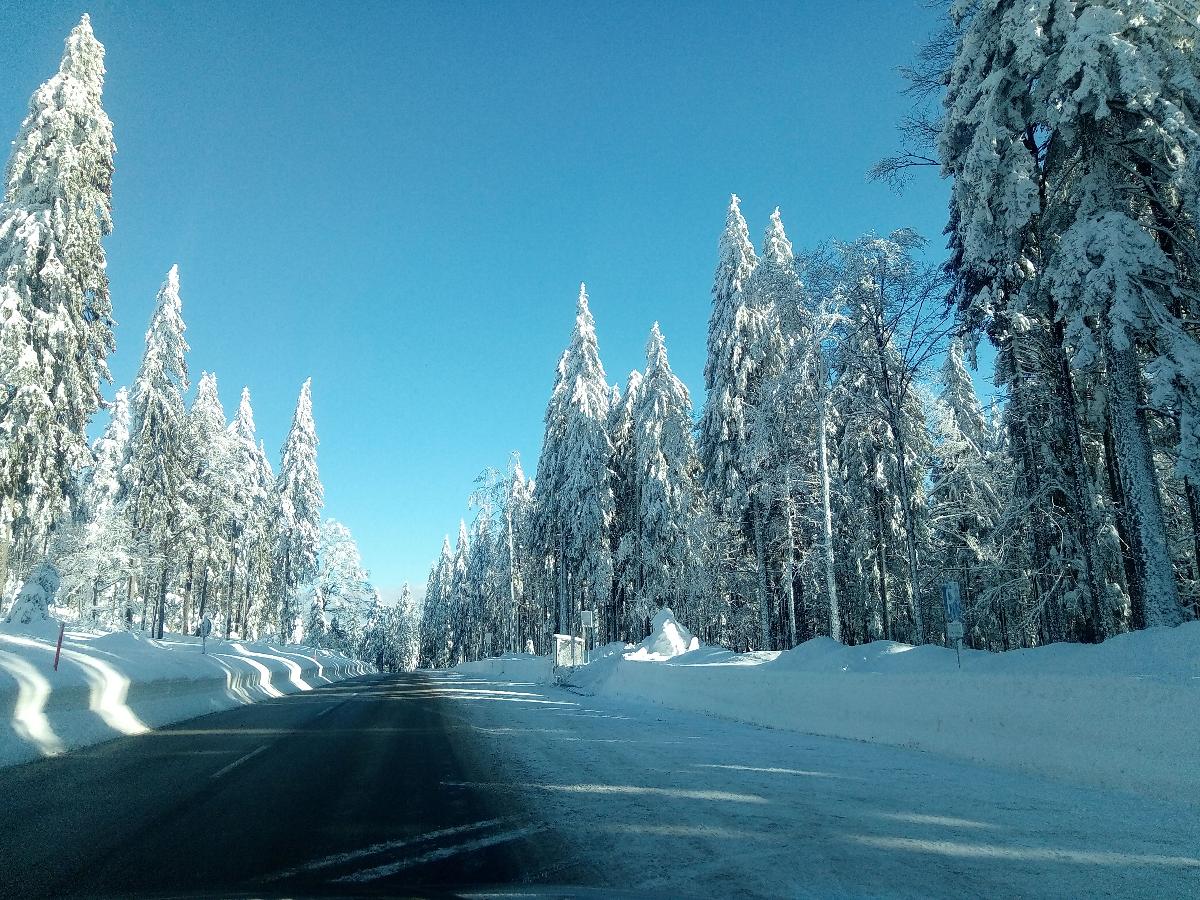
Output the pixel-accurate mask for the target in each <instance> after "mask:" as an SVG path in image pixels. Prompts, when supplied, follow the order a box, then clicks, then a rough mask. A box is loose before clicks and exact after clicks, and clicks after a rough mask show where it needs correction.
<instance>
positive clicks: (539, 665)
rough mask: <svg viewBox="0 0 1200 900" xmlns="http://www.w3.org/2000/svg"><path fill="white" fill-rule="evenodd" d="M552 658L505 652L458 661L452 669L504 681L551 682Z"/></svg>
mask: <svg viewBox="0 0 1200 900" xmlns="http://www.w3.org/2000/svg"><path fill="white" fill-rule="evenodd" d="M553 668H554V660H552V659H551V658H550V657H549V656H536V655H533V654H530V653H505V654H503V655H501V656H494V657H489V658H488V659H480V660H476V661H475V662H464V663H459V664H458V665H457V666H455V667H454V671H456V672H463V673H465V674H468V675H484V676H487V677H489V678H500V679H503V680H505V681H527V682H529V683H531V684H551V683H552V682H553V681H554V677H553V674H552V671H553Z"/></svg>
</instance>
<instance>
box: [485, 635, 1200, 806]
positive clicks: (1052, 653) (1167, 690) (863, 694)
mask: <svg viewBox="0 0 1200 900" xmlns="http://www.w3.org/2000/svg"><path fill="white" fill-rule="evenodd" d="M655 625H656V627H655V633H654V634H651V635H650V637H648V638H647V639H646V640H645V641H643V642H642V643H641V644H640V645H638V647H637V648H632V649H631V650H630V651H629V652H625V653H623V654H620V653H616V654H611V655H605V656H601V657H600V658H598V659H596V660H595V661H594V662H593V663H592V664H591V665H589V666H587V667H583V668H579V669H576V670H575V671H574V672H573V673H572V674H571V676H570V683H571V685H572V686H574V687H576V688H580V689H583V690H585V691H590V692H593V693H595V694H600V695H605V696H611V697H621V698H626V699H631V700H637V701H642V702H647V703H653V704H658V705H661V706H665V707H670V708H673V709H679V710H687V711H691V712H699V713H705V714H708V715H712V716H717V717H720V718H724V719H729V720H732V721H737V722H746V723H750V724H754V725H762V726H766V727H769V728H778V729H785V730H789V731H797V732H803V733H807V734H818V735H827V736H830V737H841V738H851V739H854V740H862V741H870V742H873V743H879V744H890V745H893V746H900V747H908V748H912V749H918V750H925V751H930V752H933V753H939V754H942V755H944V756H947V757H953V758H957V759H965V760H970V761H972V762H976V763H983V764H986V765H993V766H999V767H1002V768H1006V769H1011V770H1016V771H1020V772H1024V773H1027V774H1035V775H1045V776H1050V777H1054V778H1061V779H1064V780H1069V781H1073V782H1076V783H1081V784H1087V785H1092V786H1098V787H1104V788H1109V789H1116V790H1125V791H1131V792H1134V793H1138V794H1143V795H1145V796H1150V797H1157V798H1160V799H1170V800H1176V801H1178V800H1180V799H1181V798H1182V799H1184V800H1186V801H1187V802H1193V803H1200V622H1191V623H1188V624H1185V625H1181V626H1179V627H1177V628H1156V629H1149V630H1146V631H1139V632H1131V633H1129V634H1123V635H1118V636H1117V637H1114V638H1111V639H1109V640H1108V641H1106V642H1105V643H1103V644H1099V645H1083V644H1051V645H1048V646H1045V647H1038V648H1036V649H1032V650H1014V651H1010V652H1008V653H985V652H982V651H974V650H964V651H963V655H962V669H961V670H960V669H959V668H958V666H957V661H956V658H955V653H954V651H953V650H949V649H946V648H944V647H937V646H932V645H925V646H921V647H910V646H909V645H907V644H898V643H894V642H891V641H876V642H874V643H871V644H866V645H863V646H857V647H847V646H843V645H842V644H839V643H837V642H835V641H833V640H830V639H829V638H816V639H814V640H811V641H807V642H806V643H804V644H802V645H800V646H799V647H796V648H795V649H793V650H790V651H786V652H771V653H763V652H759V653H748V654H737V653H732V652H730V651H728V650H722V649H719V648H716V647H699V648H698V649H695V650H691V651H688V652H683V653H673V654H672V653H671V652H670V651H669V650H668V652H667V653H665V654H656V653H655V652H653V650H652V649H651V648H656V649H664V648H666V647H670V646H671V645H672V644H678V641H677V640H672V638H673V636H674V635H675V634H677V633H679V632H681V631H682V633H683V634H686V631H683V630H682V629H681V627H680V626H679V625H678V623H676V622H675V621H674V618H673V617H672V616H669V615H668V616H662V617H661V619H660V618H656V621H655ZM674 649H676V650H677V649H678V648H677V647H676V648H674ZM488 664H489V663H488V661H484V662H482V663H477V664H474V665H476V666H477V667H478V668H477V669H475V671H478V672H480V673H486V672H488V671H491V673H492V674H494V675H496V676H497V677H504V676H503V674H502V673H501V672H499V671H497V670H495V669H492V670H488V669H487V668H486V667H487V666H488ZM528 674H530V675H531V674H533V673H532V672H529V673H528ZM528 680H531V681H532V680H537V679H535V678H532V677H530V678H529V679H528Z"/></svg>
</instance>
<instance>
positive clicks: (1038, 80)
mask: <svg viewBox="0 0 1200 900" xmlns="http://www.w3.org/2000/svg"><path fill="white" fill-rule="evenodd" d="M1103 5H1104V4H1102V3H1099V2H1097V3H1087V4H1079V5H1077V6H1076V7H1074V8H1066V7H1063V8H1061V9H1060V8H1059V6H1060V5H1059V4H1056V3H1053V2H1051V0H1039V2H1038V3H1035V4H1032V5H1029V4H1022V3H1018V2H1016V0H1002V2H997V3H990V4H983V5H980V4H972V3H966V2H962V3H956V4H954V5H953V6H952V8H951V18H952V22H953V27H954V31H955V33H957V34H958V42H957V46H956V48H955V52H954V54H953V59H952V61H951V63H950V65H949V68H948V71H947V72H946V73H945V83H946V84H947V92H946V97H945V101H944V115H943V118H942V121H941V132H940V136H939V140H938V147H937V151H938V156H939V157H940V159H941V162H942V169H943V172H944V174H946V175H948V176H950V177H951V178H953V187H952V192H951V197H952V208H951V214H950V223H949V227H948V233H949V236H950V246H951V249H952V252H953V256H952V259H951V262H950V264H949V271H950V272H951V274H952V275H953V277H954V282H955V283H954V299H955V301H956V303H957V307H958V310H959V316H960V319H961V323H962V327H963V329H964V331H965V333H966V335H967V336H968V337H969V343H970V344H971V345H972V346H973V343H974V341H975V340H976V339H977V336H978V335H979V333H980V332H981V331H986V332H987V334H988V335H989V337H990V338H991V340H992V341H993V342H994V343H995V344H996V346H997V350H998V352H997V359H996V376H997V384H998V385H999V386H1001V387H1003V388H1005V389H1007V392H1008V403H1007V406H1006V429H1005V430H1006V434H1007V437H1008V444H1007V446H1008V448H1009V459H1010V461H1011V463H1012V465H1013V467H1014V469H1015V470H1016V471H1018V472H1019V473H1020V477H1019V478H1018V479H1016V480H1015V481H1014V487H1015V488H1016V491H1015V494H1014V496H1013V498H1012V500H1011V502H1010V504H1009V509H1008V510H1007V511H1006V513H1005V515H1004V517H1003V521H1004V522H1005V523H1007V525H1006V526H1005V527H1008V528H1009V529H1010V533H1009V534H1008V535H1007V536H1006V538H1005V544H1006V546H1008V547H1009V548H1011V550H1010V564H1009V565H1010V568H1012V569H1013V570H1014V574H1016V575H1017V576H1018V577H1020V578H1022V579H1023V581H1024V584H1025V585H1026V590H1027V592H1028V593H1029V595H1030V596H1031V597H1032V601H1033V608H1034V610H1035V612H1036V614H1037V616H1038V620H1039V636H1040V639H1041V640H1042V641H1051V640H1061V639H1064V638H1076V639H1080V638H1082V639H1091V640H1098V639H1102V638H1103V636H1104V635H1105V634H1107V633H1109V632H1110V631H1111V630H1112V629H1113V628H1114V627H1116V626H1117V624H1118V621H1117V620H1118V619H1119V617H1120V615H1121V612H1120V608H1121V606H1122V605H1123V604H1124V603H1125V599H1124V591H1123V589H1122V587H1121V585H1120V583H1119V581H1120V576H1119V573H1113V572H1111V571H1110V568H1109V566H1108V565H1107V563H1106V560H1105V557H1106V556H1111V549H1115V548H1113V544H1112V541H1111V540H1110V539H1109V538H1108V531H1109V529H1106V528H1104V527H1103V519H1104V516H1105V509H1104V507H1105V505H1106V504H1107V505H1111V499H1110V498H1109V497H1108V495H1109V493H1110V492H1109V490H1108V489H1107V488H1106V485H1105V484H1104V481H1105V479H1104V478H1102V477H1100V476H1099V472H1098V471H1097V465H1096V457H1097V453H1098V452H1097V451H1096V450H1095V449H1093V448H1092V447H1091V446H1089V444H1091V445H1095V444H1098V443H1101V441H1102V437H1103V436H1102V435H1098V434H1094V435H1092V436H1090V437H1089V435H1087V434H1086V433H1085V424H1086V422H1085V420H1084V415H1083V413H1082V411H1081V409H1080V403H1079V400H1078V397H1079V393H1080V392H1079V387H1080V385H1079V384H1078V383H1077V380H1076V377H1075V373H1073V372H1072V370H1071V348H1070V347H1069V346H1068V341H1069V338H1068V335H1067V329H1068V326H1069V325H1071V324H1072V323H1073V322H1074V320H1075V316H1074V314H1073V313H1071V312H1069V311H1068V310H1065V309H1063V308H1062V306H1061V305H1060V302H1059V299H1058V298H1057V297H1056V294H1055V292H1054V291H1053V290H1049V289H1048V287H1047V285H1046V284H1045V282H1044V279H1043V276H1044V274H1045V272H1046V269H1047V265H1048V263H1049V262H1050V259H1049V257H1050V256H1052V255H1053V253H1054V250H1055V248H1056V246H1057V245H1058V243H1059V238H1060V236H1061V234H1062V232H1063V229H1064V227H1067V226H1069V224H1070V221H1071V219H1072V218H1073V217H1074V213H1073V211H1072V207H1073V206H1074V205H1075V204H1076V202H1077V197H1076V195H1075V193H1074V191H1073V190H1072V186H1071V184H1069V183H1068V182H1069V180H1070V177H1071V176H1070V174H1069V173H1070V172H1071V171H1073V170H1078V169H1079V168H1080V167H1079V166H1078V165H1077V161H1078V156H1079V153H1080V152H1081V150H1082V147H1081V146H1079V144H1078V140H1077V136H1075V135H1071V134H1068V133H1067V132H1065V131H1063V130H1061V129H1060V128H1059V118H1060V115H1061V113H1062V110H1061V109H1060V107H1061V105H1062V104H1063V103H1064V102H1065V103H1066V104H1067V106H1068V107H1076V106H1077V104H1078V101H1076V100H1074V99H1072V98H1071V97H1069V96H1068V95H1069V94H1071V93H1072V92H1075V91H1077V90H1081V92H1082V94H1085V95H1086V94H1087V93H1088V92H1089V89H1090V87H1091V84H1090V80H1091V79H1092V78H1101V77H1102V74H1101V72H1100V68H1099V65H1100V64H1101V62H1102V61H1101V59H1100V57H1097V56H1094V55H1093V56H1091V57H1089V58H1088V59H1087V60H1084V61H1083V69H1084V70H1085V71H1084V72H1083V73H1082V74H1083V80H1082V81H1080V80H1078V79H1076V80H1075V81H1074V84H1072V85H1068V86H1066V89H1065V91H1064V90H1063V89H1062V87H1060V86H1061V85H1063V84H1064V83H1063V82H1062V81H1061V77H1062V75H1063V74H1064V73H1061V72H1060V71H1059V68H1060V67H1059V60H1058V59H1057V56H1058V54H1059V53H1060V51H1061V50H1062V48H1063V47H1064V35H1066V34H1069V33H1071V32H1073V31H1074V30H1075V29H1076V28H1077V27H1078V26H1079V24H1080V23H1081V22H1084V23H1085V27H1086V28H1088V29H1092V28H1093V27H1094V26H1095V25H1097V24H1099V20H1098V19H1097V18H1096V15H1097V13H1100V14H1101V15H1100V18H1104V14H1103V12H1102V6H1103ZM1123 5H1125V6H1127V7H1128V9H1130V10H1132V9H1133V8H1134V6H1133V4H1123ZM1138 6H1139V7H1141V6H1142V4H1138ZM1108 24H1110V25H1114V24H1116V23H1112V22H1110V23H1108ZM1100 31H1109V33H1110V34H1113V35H1115V34H1119V33H1120V31H1121V28H1119V27H1117V28H1115V30H1109V29H1107V28H1101V29H1100ZM1125 46H1129V45H1128V44H1127V43H1126V44H1125ZM1103 65H1105V66H1107V65H1108V63H1107V62H1104V63H1103ZM1094 378H1095V374H1093V375H1092V376H1089V377H1088V379H1086V380H1087V381H1089V382H1091V381H1094ZM1089 456H1090V459H1089ZM1106 548H1111V549H1106Z"/></svg>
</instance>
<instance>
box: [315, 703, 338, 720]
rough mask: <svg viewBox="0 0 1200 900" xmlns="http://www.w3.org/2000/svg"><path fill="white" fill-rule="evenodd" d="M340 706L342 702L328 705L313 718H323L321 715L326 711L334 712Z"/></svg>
mask: <svg viewBox="0 0 1200 900" xmlns="http://www.w3.org/2000/svg"><path fill="white" fill-rule="evenodd" d="M339 706H341V704H340V703H338V704H335V705H333V706H327V707H325V708H324V709H323V710H321V711H320V712H319V713H317V714H316V715H315V716H313V718H314V719H319V718H321V716H323V715H325V713H331V712H333V711H334V710H335V709H337V708H338V707H339Z"/></svg>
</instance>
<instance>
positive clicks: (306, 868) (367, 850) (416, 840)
mask: <svg viewBox="0 0 1200 900" xmlns="http://www.w3.org/2000/svg"><path fill="white" fill-rule="evenodd" d="M511 821H513V820H512V819H485V820H484V821H482V822H474V823H472V824H470V825H456V826H455V827H453V828H442V829H440V830H438V831H428V832H426V833H425V834H418V835H416V836H414V837H409V838H401V839H400V840H395V841H383V842H382V843H379V844H372V845H371V846H369V847H364V848H363V849H361V850H351V851H348V852H346V853H334V854H333V855H332V856H326V857H322V858H321V859H318V860H314V861H313V862H310V863H305V864H304V865H302V866H296V868H294V869H287V870H285V871H283V872H280V873H279V874H278V875H272V876H271V877H270V878H268V879H267V880H268V881H278V880H279V879H281V878H291V877H292V876H293V875H299V874H300V873H301V872H315V871H317V870H318V869H328V868H330V867H331V866H338V865H342V864H343V863H348V862H353V861H354V860H356V859H362V858H363V857H364V856H374V855H375V854H377V853H384V852H386V851H388V850H399V849H400V848H401V847H408V846H410V845H411V844H427V843H429V842H430V841H436V840H438V839H439V838H444V837H452V836H454V835H456V834H464V833H465V832H468V831H478V830H479V829H481V828H491V827H492V826H493V825H502V824H504V823H505V822H511Z"/></svg>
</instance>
